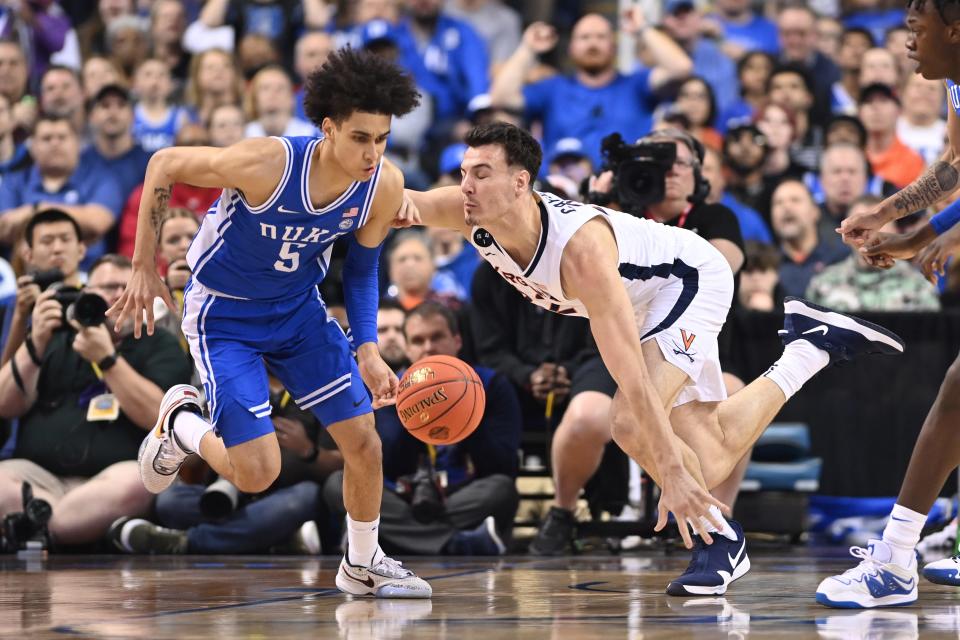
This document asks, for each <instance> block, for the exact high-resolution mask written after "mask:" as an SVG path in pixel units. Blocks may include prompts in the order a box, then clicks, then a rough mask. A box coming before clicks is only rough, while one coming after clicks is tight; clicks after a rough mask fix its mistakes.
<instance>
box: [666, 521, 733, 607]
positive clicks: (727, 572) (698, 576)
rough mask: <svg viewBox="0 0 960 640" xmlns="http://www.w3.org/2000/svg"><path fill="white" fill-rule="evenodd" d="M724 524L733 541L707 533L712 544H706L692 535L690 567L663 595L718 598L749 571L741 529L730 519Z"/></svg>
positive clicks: (671, 583)
mask: <svg viewBox="0 0 960 640" xmlns="http://www.w3.org/2000/svg"><path fill="white" fill-rule="evenodd" d="M727 522H729V523H730V526H731V527H733V530H734V532H736V534H737V539H736V540H731V539H729V538H727V537H726V536H723V535H721V534H719V533H714V534H711V535H712V536H713V544H709V545H708V544H706V543H704V541H703V539H702V538H701V537H700V536H694V539H695V540H696V544H695V545H694V547H693V558H692V559H691V560H690V565H689V566H688V567H687V570H686V571H684V572H683V575H681V576H680V577H679V578H677V579H676V580H673V581H671V582H670V584H668V585H667V595H671V596H720V595H723V594H724V593H726V592H727V586H728V585H729V584H730V583H731V582H733V581H734V580H736V579H737V578H739V577H741V576H743V575H744V574H746V573H747V571H750V558H749V557H748V556H747V539H746V538H745V537H744V536H743V527H741V526H740V523H738V522H735V521H733V520H727Z"/></svg>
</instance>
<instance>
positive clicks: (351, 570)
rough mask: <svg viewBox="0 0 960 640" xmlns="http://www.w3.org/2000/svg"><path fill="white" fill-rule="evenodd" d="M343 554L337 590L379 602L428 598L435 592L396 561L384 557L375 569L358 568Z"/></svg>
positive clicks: (374, 566)
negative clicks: (384, 599)
mask: <svg viewBox="0 0 960 640" xmlns="http://www.w3.org/2000/svg"><path fill="white" fill-rule="evenodd" d="M348 557H349V555H348V553H347V552H346V551H344V554H343V560H341V561H340V571H338V572H337V580H336V583H337V588H338V589H340V591H343V592H344V593H349V594H352V595H355V596H375V597H377V598H429V597H431V596H432V595H433V589H432V588H431V587H430V585H429V584H428V583H427V581H426V580H424V579H422V578H418V577H417V576H416V574H415V573H413V571H410V569H404V568H403V564H402V563H400V562H397V561H396V560H394V559H393V558H389V557H387V556H384V557H383V558H382V559H381V560H380V562H378V563H377V564H375V565H373V566H372V567H358V566H355V565H352V564H350V562H349V561H348V560H347V558H348Z"/></svg>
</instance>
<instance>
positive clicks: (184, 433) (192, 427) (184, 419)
mask: <svg viewBox="0 0 960 640" xmlns="http://www.w3.org/2000/svg"><path fill="white" fill-rule="evenodd" d="M212 430H213V425H212V424H210V423H209V422H207V421H206V420H204V419H203V418H201V417H200V416H198V415H197V414H195V413H193V412H192V411H181V412H180V413H178V414H177V415H176V416H174V418H173V434H174V437H175V438H176V440H177V442H178V443H179V444H180V447H181V448H182V449H189V452H190V453H195V454H197V455H198V456H200V457H201V458H202V457H203V456H202V455H201V454H200V440H202V439H203V436H204V435H206V433H207V432H208V431H212Z"/></svg>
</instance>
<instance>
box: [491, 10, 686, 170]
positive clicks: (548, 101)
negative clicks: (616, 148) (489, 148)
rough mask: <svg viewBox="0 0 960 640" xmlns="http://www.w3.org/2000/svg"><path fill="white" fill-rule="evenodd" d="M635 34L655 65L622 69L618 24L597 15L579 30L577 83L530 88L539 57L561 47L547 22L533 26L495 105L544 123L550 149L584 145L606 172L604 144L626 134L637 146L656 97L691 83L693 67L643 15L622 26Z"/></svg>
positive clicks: (496, 88) (549, 82)
mask: <svg viewBox="0 0 960 640" xmlns="http://www.w3.org/2000/svg"><path fill="white" fill-rule="evenodd" d="M621 26H622V28H623V29H624V30H626V31H628V32H631V33H635V34H637V35H638V36H639V38H640V40H641V41H642V42H643V44H644V46H645V47H646V49H647V51H648V52H649V54H650V56H651V57H652V58H653V60H654V62H655V66H654V67H653V68H644V69H640V70H638V71H635V72H633V73H630V74H621V73H620V72H619V71H617V68H616V43H615V38H614V31H613V25H611V24H610V22H609V21H608V20H607V19H606V18H604V17H603V16H601V15H599V14H596V13H591V14H588V15H586V16H584V17H582V18H581V19H580V20H579V21H578V22H577V24H576V25H574V27H573V35H572V37H571V39H570V47H569V56H570V62H571V63H572V64H573V66H574V69H575V71H574V73H573V75H570V76H554V77H552V78H547V79H546V80H541V81H540V82H536V83H533V84H529V85H527V86H524V80H525V78H526V76H527V73H528V72H529V71H530V70H531V69H532V68H533V67H534V65H535V64H536V63H537V56H538V55H540V54H543V53H546V52H548V51H550V50H551V49H553V48H554V47H555V46H556V45H557V34H556V32H555V31H554V29H553V27H551V26H550V25H547V24H545V23H542V22H535V23H533V24H532V25H530V26H529V27H528V28H527V30H526V31H525V32H524V34H523V43H522V44H521V45H520V47H519V48H518V49H517V51H516V52H515V53H514V54H513V55H512V56H511V57H510V59H509V60H507V62H506V63H505V64H504V65H503V68H502V69H501V70H500V73H499V74H498V75H497V77H496V78H495V79H494V82H493V86H492V87H491V90H490V93H491V98H492V99H493V104H494V105H496V106H499V107H506V108H522V109H524V111H525V115H526V117H527V118H528V119H530V120H540V121H542V123H543V146H544V148H545V149H551V148H553V146H554V145H555V144H556V143H557V141H558V140H559V139H560V138H566V137H574V138H578V139H580V140H581V141H582V142H583V145H584V148H585V149H586V151H587V153H589V155H590V159H591V161H592V162H593V163H594V165H595V166H600V164H601V157H600V141H601V140H602V139H603V137H604V136H606V135H608V134H610V133H614V132H619V133H620V134H621V135H622V136H623V138H624V139H625V140H636V139H637V138H640V137H642V136H644V135H646V134H647V133H649V131H650V127H651V125H652V113H653V108H654V106H655V103H656V97H655V95H654V92H655V91H656V90H657V89H659V88H660V87H662V86H663V85H665V84H666V83H668V82H671V81H674V80H681V79H683V78H685V77H687V76H688V75H689V74H690V72H691V70H692V69H693V63H692V62H691V61H690V58H689V56H687V54H686V53H684V51H683V49H681V48H680V47H679V46H678V45H677V44H676V43H675V42H674V41H673V40H672V39H671V38H670V36H668V35H666V34H665V33H663V32H661V31H658V30H657V29H654V28H652V27H650V26H649V25H648V24H646V21H645V19H644V17H643V14H642V13H641V12H640V11H639V9H637V8H635V9H634V10H633V11H631V12H630V13H628V14H627V19H626V20H625V23H624V24H623V25H621Z"/></svg>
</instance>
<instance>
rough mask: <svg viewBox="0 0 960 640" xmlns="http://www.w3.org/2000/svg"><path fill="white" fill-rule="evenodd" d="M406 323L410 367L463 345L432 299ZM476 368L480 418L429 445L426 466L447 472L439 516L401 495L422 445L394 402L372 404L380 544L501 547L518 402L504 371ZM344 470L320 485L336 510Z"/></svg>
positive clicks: (511, 500)
mask: <svg viewBox="0 0 960 640" xmlns="http://www.w3.org/2000/svg"><path fill="white" fill-rule="evenodd" d="M403 328H404V335H405V337H406V345H407V346H406V353H407V357H408V359H409V360H410V361H411V362H413V363H414V364H413V365H411V366H414V367H415V366H416V362H417V361H418V360H420V359H422V358H425V357H428V356H436V355H447V356H456V355H457V354H458V353H459V351H460V348H461V346H462V338H461V334H460V328H459V325H458V323H457V319H456V316H455V315H454V314H453V312H451V311H450V310H449V309H447V308H446V307H444V306H442V305H440V304H437V303H433V302H424V303H422V304H420V305H419V306H417V307H415V308H414V309H413V310H411V311H410V313H409V314H408V315H407V317H406V319H405V321H404V324H403ZM475 370H476V372H477V375H478V376H479V378H480V381H481V383H482V384H483V388H484V391H485V392H486V396H487V398H488V400H487V405H486V409H485V411H484V413H483V418H482V419H481V420H480V424H479V426H477V428H476V430H475V431H474V432H473V433H472V434H470V435H469V436H467V437H466V438H465V439H464V440H463V441H461V442H458V443H456V444H452V445H438V446H436V447H434V451H435V453H436V457H435V461H433V463H432V465H430V466H432V467H433V468H434V469H435V470H436V471H437V472H443V473H445V474H446V477H447V482H446V488H445V491H444V493H445V499H444V500H443V503H442V510H443V513H442V514H439V515H440V517H439V518H434V519H430V518H424V517H420V518H419V520H418V519H417V518H415V516H414V513H415V512H414V510H413V508H412V505H411V503H410V498H409V494H407V498H406V499H405V498H404V497H403V496H402V495H401V489H402V487H403V485H404V482H403V479H404V478H406V479H409V478H411V477H413V476H414V474H417V470H418V467H419V466H422V465H425V460H426V459H427V456H428V452H427V446H426V445H425V444H424V443H422V442H421V441H419V440H417V439H416V438H414V437H413V436H412V435H410V433H409V432H408V431H407V430H406V429H404V428H403V425H402V424H400V418H399V417H398V415H397V410H396V407H384V408H383V409H377V411H376V422H377V433H378V434H380V439H381V440H382V441H383V462H384V466H383V477H384V484H385V485H386V490H385V491H384V492H383V504H382V506H381V508H380V542H381V545H383V547H384V549H385V550H386V549H393V550H396V551H402V552H404V553H412V554H426V555H436V554H440V553H442V554H449V555H499V554H502V553H503V552H504V550H505V547H504V544H503V538H505V537H506V536H507V535H508V534H509V532H510V530H511V528H512V526H513V518H514V516H515V514H516V511H517V501H518V495H517V489H516V486H515V482H516V477H517V467H518V460H517V450H518V449H519V447H520V433H521V430H522V428H523V423H522V418H521V414H520V402H519V400H518V399H517V394H516V392H515V391H514V390H513V387H512V385H511V383H510V381H509V380H508V379H507V378H506V377H505V376H504V375H503V374H499V373H496V372H495V371H493V370H492V369H488V368H486V367H480V366H477V367H475ZM398 373H402V372H398ZM342 477H343V476H342V472H337V473H335V474H333V475H332V476H331V477H330V478H329V479H328V480H327V482H326V484H325V486H324V497H325V499H326V502H327V505H328V506H329V507H330V509H331V511H333V512H335V513H339V514H344V508H343V489H342ZM418 516H419V514H418Z"/></svg>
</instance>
